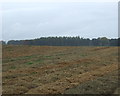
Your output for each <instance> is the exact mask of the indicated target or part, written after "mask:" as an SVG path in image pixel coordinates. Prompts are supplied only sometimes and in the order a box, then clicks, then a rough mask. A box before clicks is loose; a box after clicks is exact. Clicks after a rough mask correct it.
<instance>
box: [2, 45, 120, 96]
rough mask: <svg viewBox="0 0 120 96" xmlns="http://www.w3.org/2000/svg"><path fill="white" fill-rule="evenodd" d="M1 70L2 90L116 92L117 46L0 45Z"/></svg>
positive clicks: (8, 91)
mask: <svg viewBox="0 0 120 96" xmlns="http://www.w3.org/2000/svg"><path fill="white" fill-rule="evenodd" d="M10 50H12V52H11V51H10ZM2 71H3V74H2V79H3V80H2V84H3V94H58V95H61V94H118V92H117V91H116V90H118V89H119V88H118V86H117V85H118V47H110V46H109V47H99V46H97V47H90V46H89V47H87V46H81V47H75V46H72V47H68V46H66V47H65V46H64V47H63V46H61V47H59V46H27V45H3V63H2Z"/></svg>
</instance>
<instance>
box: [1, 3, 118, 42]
mask: <svg viewBox="0 0 120 96" xmlns="http://www.w3.org/2000/svg"><path fill="white" fill-rule="evenodd" d="M2 11H3V12H2V36H3V37H2V38H3V40H6V41H8V40H21V39H33V38H39V37H43V36H80V37H85V38H97V37H103V36H105V37H108V38H117V37H118V3H117V2H116V3H115V2H96V3H95V2H90V3H89V2H76V3H75V2H74V3H72V2H66V3H65V2H63V3H62V2H59V3H57V2H56V3H55V2H51V3H50V2H49V3H47V2H46V3H45V2H41V3H40V2H39V3H15V2H11V3H3V4H2ZM0 14H1V13H0Z"/></svg>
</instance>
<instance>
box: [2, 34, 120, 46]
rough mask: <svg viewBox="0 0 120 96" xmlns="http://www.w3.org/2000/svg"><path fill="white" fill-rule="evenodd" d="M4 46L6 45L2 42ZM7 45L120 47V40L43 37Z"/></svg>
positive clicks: (14, 41)
mask: <svg viewBox="0 0 120 96" xmlns="http://www.w3.org/2000/svg"><path fill="white" fill-rule="evenodd" d="M2 44H6V43H5V41H2ZM7 45H46V46H119V45H120V38H117V39H108V38H106V37H99V38H93V39H91V40H90V39H89V38H81V37H79V36H76V37H65V36H63V37H57V36H56V37H41V38H37V39H31V40H10V41H8V42H7Z"/></svg>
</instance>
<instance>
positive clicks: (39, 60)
mask: <svg viewBox="0 0 120 96" xmlns="http://www.w3.org/2000/svg"><path fill="white" fill-rule="evenodd" d="M34 62H39V63H41V62H43V60H41V59H38V60H35V61H34Z"/></svg>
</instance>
